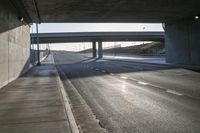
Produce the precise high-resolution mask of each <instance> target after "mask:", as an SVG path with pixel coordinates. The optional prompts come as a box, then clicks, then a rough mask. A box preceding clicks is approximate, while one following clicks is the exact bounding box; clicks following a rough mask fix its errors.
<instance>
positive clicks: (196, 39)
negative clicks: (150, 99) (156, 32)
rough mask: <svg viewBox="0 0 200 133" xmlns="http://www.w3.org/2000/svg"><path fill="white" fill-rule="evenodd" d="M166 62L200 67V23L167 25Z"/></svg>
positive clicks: (184, 22)
mask: <svg viewBox="0 0 200 133" xmlns="http://www.w3.org/2000/svg"><path fill="white" fill-rule="evenodd" d="M165 32H166V33H165V45H166V60H167V62H170V63H175V64H181V65H189V66H195V65H197V66H199V65H200V22H199V21H195V20H194V21H177V22H170V23H166V29H165Z"/></svg>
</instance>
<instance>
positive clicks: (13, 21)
mask: <svg viewBox="0 0 200 133" xmlns="http://www.w3.org/2000/svg"><path fill="white" fill-rule="evenodd" d="M18 17H19V14H18V12H17V11H16V10H15V8H14V7H13V6H12V4H11V3H9V2H8V1H5V0H3V1H1V4H0V68H1V69H0V88H1V87H2V86H4V85H6V84H7V83H9V82H11V81H12V80H14V79H16V78H17V77H18V76H19V75H20V74H21V73H23V72H25V71H26V70H28V68H29V56H30V34H29V27H28V26H25V25H24V24H25V23H22V22H20V21H19V18H18Z"/></svg>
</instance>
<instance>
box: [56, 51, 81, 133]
mask: <svg viewBox="0 0 200 133" xmlns="http://www.w3.org/2000/svg"><path fill="white" fill-rule="evenodd" d="M52 57H53V55H52ZM53 63H54V64H55V67H56V66H57V64H56V62H55V60H54V57H53ZM56 73H57V75H58V76H57V79H58V81H59V85H60V87H59V90H60V93H61V95H62V100H63V103H64V107H65V112H66V115H67V117H68V121H69V125H70V129H71V132H72V133H80V131H79V128H78V126H77V124H76V121H75V118H74V115H73V113H72V110H71V107H70V104H69V101H68V95H67V93H66V92H65V89H64V85H63V83H62V80H61V78H60V75H59V73H58V70H57V67H56Z"/></svg>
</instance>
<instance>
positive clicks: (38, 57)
mask: <svg viewBox="0 0 200 133" xmlns="http://www.w3.org/2000/svg"><path fill="white" fill-rule="evenodd" d="M36 32H37V60H38V62H37V65H40V47H39V35H38V23H36Z"/></svg>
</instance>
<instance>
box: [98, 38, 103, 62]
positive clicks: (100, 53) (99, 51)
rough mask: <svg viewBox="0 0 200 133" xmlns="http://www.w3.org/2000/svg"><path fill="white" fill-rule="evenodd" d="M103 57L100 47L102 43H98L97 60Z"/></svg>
mask: <svg viewBox="0 0 200 133" xmlns="http://www.w3.org/2000/svg"><path fill="white" fill-rule="evenodd" d="M102 57H103V47H102V41H98V58H102Z"/></svg>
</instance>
